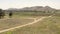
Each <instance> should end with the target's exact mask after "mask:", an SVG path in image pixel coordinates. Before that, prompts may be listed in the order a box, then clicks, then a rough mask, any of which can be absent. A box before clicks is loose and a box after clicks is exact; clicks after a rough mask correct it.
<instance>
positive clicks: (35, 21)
mask: <svg viewBox="0 0 60 34" xmlns="http://www.w3.org/2000/svg"><path fill="white" fill-rule="evenodd" d="M49 17H51V16H49ZM44 18H48V17H41V18H39V19H38V20H34V21H33V22H31V23H28V24H24V25H20V26H16V27H13V28H9V29H5V30H1V31H0V33H3V32H6V31H10V30H14V29H17V28H21V27H24V26H28V25H32V24H34V23H37V22H38V21H41V20H43V19H44Z"/></svg>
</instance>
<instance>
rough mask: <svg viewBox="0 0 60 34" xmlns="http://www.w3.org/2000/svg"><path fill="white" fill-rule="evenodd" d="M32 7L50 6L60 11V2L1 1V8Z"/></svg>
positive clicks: (34, 0)
mask: <svg viewBox="0 0 60 34" xmlns="http://www.w3.org/2000/svg"><path fill="white" fill-rule="evenodd" d="M32 6H50V7H52V8H56V9H60V0H0V8H1V9H8V8H23V7H32Z"/></svg>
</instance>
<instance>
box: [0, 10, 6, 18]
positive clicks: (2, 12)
mask: <svg viewBox="0 0 60 34" xmlns="http://www.w3.org/2000/svg"><path fill="white" fill-rule="evenodd" d="M4 16H5V12H4V11H3V10H2V9H0V19H1V18H4Z"/></svg>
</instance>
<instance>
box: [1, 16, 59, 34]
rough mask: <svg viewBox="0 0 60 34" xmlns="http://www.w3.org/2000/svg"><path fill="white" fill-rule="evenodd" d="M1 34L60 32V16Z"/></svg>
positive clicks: (55, 33) (51, 33) (47, 33)
mask: <svg viewBox="0 0 60 34" xmlns="http://www.w3.org/2000/svg"><path fill="white" fill-rule="evenodd" d="M1 34H60V17H58V16H53V17H51V18H47V19H44V20H43V21H40V22H38V23H36V24H33V25H29V26H25V27H23V28H19V29H16V30H14V31H8V32H5V33H1Z"/></svg>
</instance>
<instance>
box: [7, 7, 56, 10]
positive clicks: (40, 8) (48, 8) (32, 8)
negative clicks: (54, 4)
mask: <svg viewBox="0 0 60 34" xmlns="http://www.w3.org/2000/svg"><path fill="white" fill-rule="evenodd" d="M25 10H26V11H55V10H56V9H54V8H51V7H49V6H45V7H43V6H33V7H24V8H21V9H17V8H10V9H8V10H7V11H25Z"/></svg>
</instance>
